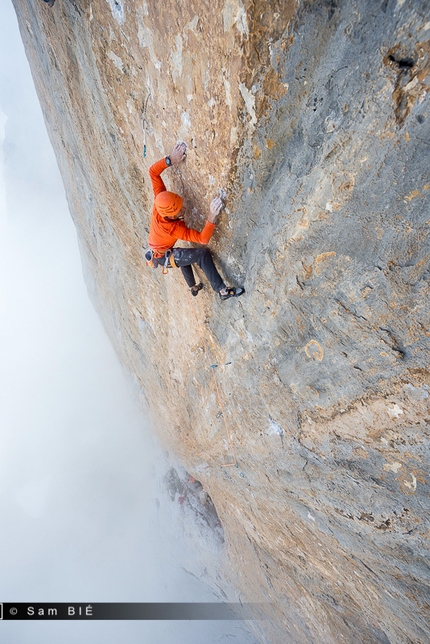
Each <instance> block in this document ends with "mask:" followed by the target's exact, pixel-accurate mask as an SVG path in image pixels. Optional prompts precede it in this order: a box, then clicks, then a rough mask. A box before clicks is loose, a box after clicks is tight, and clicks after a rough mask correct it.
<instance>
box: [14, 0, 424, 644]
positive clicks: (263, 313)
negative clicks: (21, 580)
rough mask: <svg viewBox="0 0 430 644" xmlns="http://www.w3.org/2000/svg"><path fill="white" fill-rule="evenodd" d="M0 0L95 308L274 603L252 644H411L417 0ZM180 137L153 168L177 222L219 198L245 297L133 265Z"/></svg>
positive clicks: (420, 164) (230, 268) (415, 599)
mask: <svg viewBox="0 0 430 644" xmlns="http://www.w3.org/2000/svg"><path fill="white" fill-rule="evenodd" d="M13 3H14V5H15V8H16V11H17V15H18V20H19V23H20V29H21V33H22V37H23V40H24V43H25V47H26V51H27V55H28V57H29V60H30V64H31V67H32V72H33V76H34V80H35V84H36V88H37V91H38V94H39V97H40V101H41V104H42V107H43V111H44V115H45V119H46V123H47V127H48V130H49V133H50V137H51V140H52V143H53V146H54V148H55V151H56V154H57V158H58V162H59V165H60V169H61V172H62V175H63V179H64V183H65V186H66V192H67V197H68V201H69V205H70V210H71V213H72V217H73V219H74V221H75V224H76V228H77V231H78V235H79V240H80V245H81V251H82V258H83V264H84V269H85V275H86V279H87V283H88V287H89V290H90V293H91V296H92V298H93V301H94V303H95V305H96V307H97V309H98V311H99V313H100V316H101V318H102V320H103V322H104V324H105V327H106V329H107V330H108V333H109V335H110V337H111V339H112V342H113V343H114V345H115V347H116V349H117V352H118V354H119V355H120V357H121V360H122V361H123V363H124V364H125V365H126V366H127V367H128V369H129V370H130V371H131V372H132V373H133V374H134V376H135V378H136V379H137V381H138V382H139V384H140V387H141V390H142V399H145V401H146V404H147V406H148V408H149V409H150V410H151V412H152V417H153V421H154V426H155V427H156V428H157V431H158V433H159V435H160V436H161V438H162V440H163V441H164V442H165V444H166V445H169V446H170V447H171V448H172V449H174V450H175V452H176V453H177V454H179V455H180V457H181V459H182V461H183V462H184V464H185V465H186V467H187V468H188V470H189V471H191V472H192V473H193V475H194V476H195V477H196V478H197V479H198V480H200V481H201V482H202V484H203V486H204V487H205V489H206V490H207V491H208V493H209V494H210V495H211V498H212V500H213V502H214V504H215V506H216V508H217V511H218V514H219V516H220V519H221V521H222V524H223V527H224V531H225V536H226V541H227V553H226V556H227V557H228V561H229V567H228V569H229V571H230V572H229V574H230V576H231V578H232V579H233V580H234V581H235V583H236V585H237V586H238V588H239V589H240V592H241V597H242V599H243V600H245V601H246V600H252V601H258V600H260V601H268V602H272V606H271V608H270V610H269V613H270V620H269V621H267V622H264V623H261V624H260V626H259V627H258V628H261V631H260V635H261V638H262V639H264V638H266V641H268V642H271V643H278V642H279V643H284V642H294V643H305V642H306V643H311V642H313V643H318V644H321V643H327V644H333V643H341V642H349V643H351V642H354V643H360V644H363V643H369V644H370V643H374V642H375V643H376V642H378V643H379V642H380V643H384V644H387V643H391V644H418V643H421V644H424V642H427V641H428V640H429V638H430V632H429V626H428V621H427V618H428V614H427V613H426V608H428V599H429V590H428V581H429V574H428V556H429V553H428V497H429V486H428V437H429V428H428V418H429V410H428V402H429V372H428V364H429V353H428V350H429V319H428V313H429V306H428V294H429V289H428V277H429V263H428V262H429V245H428V229H429V223H430V220H429V195H430V176H429V141H430V132H429V122H430V116H429V113H428V105H429V89H430V16H429V11H428V3H427V2H426V1H425V0H410V1H406V2H405V0H384V1H382V0H381V1H379V2H374V1H371V0H351V1H350V2H347V3H341V2H337V1H336V0H314V1H312V0H307V1H306V0H296V1H294V0H270V1H268V2H262V1H260V0H254V1H253V2H252V1H251V0H213V1H212V2H206V1H205V0H165V2H164V3H163V4H162V5H160V4H156V3H152V2H149V1H148V0H136V1H134V2H132V1H131V0H129V1H127V0H94V1H91V0H88V1H87V2H84V1H83V0H57V1H56V4H55V5H54V7H53V8H52V9H49V8H48V7H46V5H45V4H44V3H43V2H42V1H41V0H13ZM143 112H144V116H145V132H144V128H143V126H142V115H143ZM144 138H146V146H147V156H146V157H144V156H143V154H142V152H143V146H144ZM178 139H182V140H185V141H186V142H187V143H188V145H189V153H188V158H187V161H186V163H185V164H183V165H181V166H178V167H175V168H173V169H170V170H168V171H166V173H165V175H164V176H166V177H167V179H166V180H167V181H168V183H169V186H170V188H171V189H174V190H176V191H178V192H180V193H181V194H182V195H183V196H184V202H185V205H186V206H187V208H188V224H189V225H191V226H193V227H196V228H200V227H201V226H202V224H203V222H204V219H205V216H206V215H207V213H208V203H209V201H210V200H211V198H212V197H213V196H215V194H216V192H217V190H218V189H222V190H225V191H226V193H227V202H226V204H227V208H226V211H225V212H224V213H223V215H222V219H221V223H220V225H219V226H218V228H217V231H216V233H215V235H214V238H213V240H212V241H211V244H210V246H211V249H212V250H213V253H214V256H215V260H216V262H217V264H218V266H219V267H220V270H221V271H222V273H223V274H224V275H226V277H227V278H228V281H229V282H230V283H233V284H239V283H240V284H242V283H244V284H245V287H246V290H247V293H246V295H245V296H243V297H242V298H240V300H229V301H228V302H224V303H223V302H220V301H219V299H218V298H217V296H215V295H214V294H213V293H212V292H211V291H210V289H209V287H208V285H206V286H207V287H206V289H205V290H204V291H203V292H201V293H200V294H199V296H198V298H193V301H191V298H190V297H189V296H188V295H187V291H186V288H185V285H184V283H183V280H182V277H181V275H180V273H179V272H177V273H175V272H171V273H170V274H169V275H168V276H163V275H161V273H160V271H151V269H149V268H147V267H146V266H145V262H144V257H143V252H144V249H145V247H146V238H147V233H148V228H149V221H150V214H151V207H152V197H151V189H150V183H149V180H148V173H147V171H148V168H149V166H150V165H151V163H153V162H154V161H156V160H157V159H158V158H160V157H162V156H164V155H166V154H168V153H169V152H170V151H171V149H172V147H173V145H174V144H175V142H176V141H177V140H178Z"/></svg>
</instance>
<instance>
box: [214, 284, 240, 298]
mask: <svg viewBox="0 0 430 644" xmlns="http://www.w3.org/2000/svg"><path fill="white" fill-rule="evenodd" d="M244 293H245V289H244V288H242V287H241V286H239V287H238V288H234V287H230V288H228V289H227V293H226V294H225V295H223V294H222V293H221V292H220V294H219V296H220V298H221V300H229V299H230V298H231V297H240V296H241V295H243V294H244Z"/></svg>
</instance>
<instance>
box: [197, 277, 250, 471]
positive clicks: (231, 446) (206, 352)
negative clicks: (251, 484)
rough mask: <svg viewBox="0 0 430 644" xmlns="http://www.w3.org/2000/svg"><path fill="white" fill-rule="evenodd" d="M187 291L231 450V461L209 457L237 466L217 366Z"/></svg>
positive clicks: (227, 464)
mask: <svg viewBox="0 0 430 644" xmlns="http://www.w3.org/2000/svg"><path fill="white" fill-rule="evenodd" d="M187 293H188V301H189V303H190V307H191V310H192V312H193V315H194V319H195V321H196V324H197V328H198V330H199V333H200V337H201V339H202V341H203V345H204V348H205V354H206V358H207V360H208V362H209V368H210V370H211V371H212V376H213V381H214V385H215V392H216V397H217V401H218V406H219V408H220V410H221V418H222V419H223V422H224V427H225V431H226V435H227V442H228V445H229V448H230V451H231V453H232V455H233V463H222V464H221V463H218V462H217V461H216V460H215V459H214V458H213V457H211V459H212V460H213V461H214V462H215V463H217V465H218V466H219V467H238V465H237V459H236V452H235V449H234V446H233V444H232V442H231V437H230V431H229V428H228V426H227V421H226V418H225V413H224V407H223V404H222V398H221V393H220V390H219V387H218V382H217V378H216V374H215V368H214V367H217V366H218V365H216V364H214V363H213V360H212V359H211V353H210V351H209V347H208V345H207V342H206V340H205V337H204V334H203V331H202V328H201V325H200V322H199V319H198V317H197V315H196V312H195V310H194V305H193V301H192V299H191V294H190V291H189V289H188V288H187ZM227 364H230V363H229V362H228V363H227Z"/></svg>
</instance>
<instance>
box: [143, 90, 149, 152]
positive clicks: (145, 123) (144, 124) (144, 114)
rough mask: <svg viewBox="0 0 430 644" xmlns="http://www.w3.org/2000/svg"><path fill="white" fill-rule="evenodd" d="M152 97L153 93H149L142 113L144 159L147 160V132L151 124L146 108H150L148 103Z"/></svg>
mask: <svg viewBox="0 0 430 644" xmlns="http://www.w3.org/2000/svg"><path fill="white" fill-rule="evenodd" d="M150 96H151V92H149V94H148V96H147V97H146V100H145V103H144V105H143V112H142V127H143V157H144V158H146V130H147V129H148V127H149V123H148V121H147V120H146V108H147V107H148V101H149V97H150Z"/></svg>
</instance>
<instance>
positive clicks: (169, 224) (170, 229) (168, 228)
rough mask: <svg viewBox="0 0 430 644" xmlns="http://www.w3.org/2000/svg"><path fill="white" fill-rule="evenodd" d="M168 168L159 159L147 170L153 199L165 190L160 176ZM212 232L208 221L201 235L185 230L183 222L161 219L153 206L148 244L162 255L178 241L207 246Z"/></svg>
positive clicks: (188, 229) (164, 162) (212, 227)
mask: <svg viewBox="0 0 430 644" xmlns="http://www.w3.org/2000/svg"><path fill="white" fill-rule="evenodd" d="M168 167H169V166H168V165H167V163H166V161H165V160H164V159H161V160H160V161H157V162H156V163H154V165H152V166H151V167H150V168H149V176H150V177H151V181H152V188H153V190H154V197H156V196H157V195H158V194H159V193H160V192H163V191H164V190H166V186H165V185H164V181H163V179H162V178H161V176H160V175H161V173H162V172H163V171H164V170H165V169H166V168H168ZM214 230H215V224H211V223H209V222H208V221H207V222H206V225H205V227H204V228H203V230H202V232H201V233H199V232H198V231H197V230H194V229H193V228H187V226H186V225H185V224H184V222H183V221H180V220H178V221H166V219H163V217H161V216H160V215H159V213H158V210H157V209H156V207H155V206H154V207H153V209H152V220H151V228H150V230H149V238H148V243H149V246H150V247H151V248H152V250H155V251H156V252H157V253H160V254H162V255H163V254H164V253H165V251H166V250H168V249H169V248H172V246H173V245H174V243H175V242H176V241H177V240H178V239H182V240H183V241H188V242H195V243H197V244H207V243H208V242H209V240H210V238H211V237H212V233H213V231H214Z"/></svg>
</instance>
